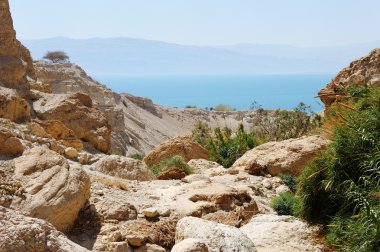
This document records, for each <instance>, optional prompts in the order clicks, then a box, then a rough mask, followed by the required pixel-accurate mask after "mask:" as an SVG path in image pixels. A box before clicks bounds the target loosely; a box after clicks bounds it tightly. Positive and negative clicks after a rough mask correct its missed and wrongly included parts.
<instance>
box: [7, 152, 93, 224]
mask: <svg viewBox="0 0 380 252" xmlns="http://www.w3.org/2000/svg"><path fill="white" fill-rule="evenodd" d="M14 162H15V171H14V177H13V178H14V180H16V181H19V182H20V183H21V185H22V187H23V189H24V191H25V195H24V199H20V200H17V201H14V202H13V203H12V208H15V209H17V210H20V211H22V212H23V213H25V214H26V215H29V216H31V217H36V218H40V219H44V220H46V221H48V222H50V223H51V224H53V226H55V227H56V228H57V229H58V230H60V231H67V230H69V229H70V228H71V227H72V226H73V225H74V222H75V220H76V218H77V216H78V213H79V211H80V210H81V209H82V207H83V206H84V204H85V202H86V200H87V199H88V198H89V196H90V179H89V177H88V175H87V174H86V173H85V172H84V171H83V170H82V169H81V168H80V167H76V166H75V165H74V164H71V165H70V164H69V163H68V161H67V160H66V159H65V158H64V157H62V156H60V155H58V154H57V153H56V152H54V151H51V150H49V149H48V148H46V147H35V148H32V149H29V150H27V151H25V152H24V154H23V155H22V156H21V157H19V158H17V159H15V161H14Z"/></svg>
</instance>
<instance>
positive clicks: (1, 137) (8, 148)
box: [0, 126, 24, 156]
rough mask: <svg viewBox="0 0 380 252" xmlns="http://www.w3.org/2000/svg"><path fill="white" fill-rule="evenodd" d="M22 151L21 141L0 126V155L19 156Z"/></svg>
mask: <svg viewBox="0 0 380 252" xmlns="http://www.w3.org/2000/svg"><path fill="white" fill-rule="evenodd" d="M23 151H24V146H23V144H22V143H21V141H20V140H19V139H18V138H16V137H15V135H14V134H13V133H12V132H11V131H10V130H8V129H6V128H4V127H2V126H0V155H10V156H15V155H20V154H22V153H23Z"/></svg>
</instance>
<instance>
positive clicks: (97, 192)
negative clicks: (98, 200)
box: [95, 190, 104, 196]
mask: <svg viewBox="0 0 380 252" xmlns="http://www.w3.org/2000/svg"><path fill="white" fill-rule="evenodd" d="M95 193H96V194H97V195H99V196H103V195H104V192H103V191H102V190H97V191H96V192H95Z"/></svg>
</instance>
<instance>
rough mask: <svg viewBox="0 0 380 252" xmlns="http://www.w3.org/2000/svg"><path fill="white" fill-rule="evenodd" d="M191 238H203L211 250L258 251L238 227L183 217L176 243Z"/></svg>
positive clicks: (179, 224) (178, 226)
mask: <svg viewBox="0 0 380 252" xmlns="http://www.w3.org/2000/svg"><path fill="white" fill-rule="evenodd" d="M211 237H212V238H211ZM190 238H192V239H200V240H202V241H203V242H204V243H206V245H207V247H208V250H209V251H241V252H256V251H257V250H256V248H255V244H254V243H253V242H252V241H251V240H250V239H249V238H248V237H247V236H246V235H245V234H244V233H243V232H241V231H240V230H239V229H238V228H234V227H230V226H226V225H223V224H218V223H215V222H212V221H205V220H202V219H199V218H194V217H186V218H183V219H181V220H180V221H179V222H178V224H177V227H176V234H175V240H176V243H179V242H181V241H183V240H186V239H190ZM210 238H211V239H210Z"/></svg>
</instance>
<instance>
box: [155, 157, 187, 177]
mask: <svg viewBox="0 0 380 252" xmlns="http://www.w3.org/2000/svg"><path fill="white" fill-rule="evenodd" d="M172 167H177V168H179V169H181V170H182V171H184V172H185V173H186V174H187V175H189V174H191V173H192V169H191V167H190V166H189V165H188V164H187V163H186V162H185V160H184V159H183V158H182V157H181V156H173V157H171V158H168V159H165V160H163V161H161V162H160V163H158V164H157V165H152V166H150V167H149V168H150V170H151V171H152V172H153V174H154V175H155V176H158V175H160V174H161V173H163V172H165V171H167V170H168V169H170V168H172Z"/></svg>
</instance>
